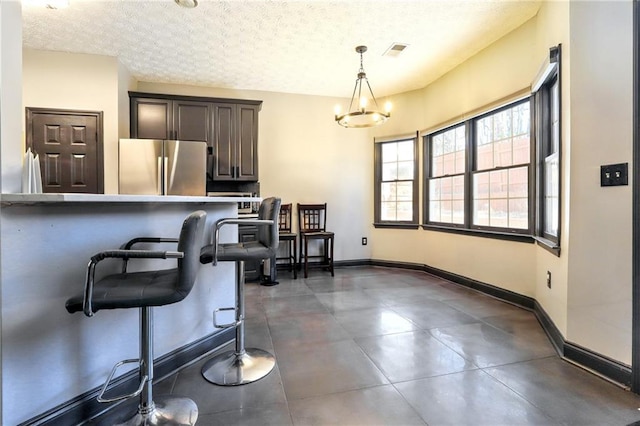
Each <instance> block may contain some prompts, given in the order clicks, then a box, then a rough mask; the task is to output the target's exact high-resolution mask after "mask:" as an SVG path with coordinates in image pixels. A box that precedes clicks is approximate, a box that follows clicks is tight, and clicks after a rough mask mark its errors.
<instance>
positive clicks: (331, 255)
mask: <svg viewBox="0 0 640 426" xmlns="http://www.w3.org/2000/svg"><path fill="white" fill-rule="evenodd" d="M329 245H330V246H331V247H330V249H329V270H330V271H331V276H332V277H333V276H334V275H333V237H330V238H329Z"/></svg>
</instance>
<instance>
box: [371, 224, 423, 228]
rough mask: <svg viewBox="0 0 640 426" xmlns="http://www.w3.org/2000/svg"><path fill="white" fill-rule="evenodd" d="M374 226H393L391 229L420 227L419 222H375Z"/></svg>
mask: <svg viewBox="0 0 640 426" xmlns="http://www.w3.org/2000/svg"><path fill="white" fill-rule="evenodd" d="M373 227H374V228H391V229H418V228H419V225H418V224H417V223H374V224H373Z"/></svg>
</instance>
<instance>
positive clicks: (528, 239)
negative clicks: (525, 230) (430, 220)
mask: <svg viewBox="0 0 640 426" xmlns="http://www.w3.org/2000/svg"><path fill="white" fill-rule="evenodd" d="M421 226H422V229H424V230H427V231H436V232H448V233H451V234H461V235H471V236H474V237H482V238H493V239H497V240H506V241H515V242H518V243H529V244H533V242H534V237H533V236H531V235H528V234H510V233H507V232H492V231H480V230H478V229H468V228H453V227H452V228H449V227H446V226H437V225H427V224H423V225H421Z"/></svg>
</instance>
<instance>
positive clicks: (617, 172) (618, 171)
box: [600, 163, 629, 186]
mask: <svg viewBox="0 0 640 426" xmlns="http://www.w3.org/2000/svg"><path fill="white" fill-rule="evenodd" d="M619 185H629V163H620V164H608V165H605V166H600V186H619Z"/></svg>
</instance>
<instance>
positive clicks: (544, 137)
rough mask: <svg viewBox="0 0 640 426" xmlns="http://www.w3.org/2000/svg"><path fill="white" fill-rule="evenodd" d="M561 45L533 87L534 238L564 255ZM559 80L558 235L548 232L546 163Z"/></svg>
mask: <svg viewBox="0 0 640 426" xmlns="http://www.w3.org/2000/svg"><path fill="white" fill-rule="evenodd" d="M560 58H561V45H560V44H558V45H557V46H553V47H551V48H550V49H549V56H548V57H547V59H546V60H545V62H544V63H543V66H542V67H541V70H540V72H539V73H538V76H537V77H536V79H535V80H534V82H533V84H532V86H531V92H532V98H533V99H534V112H535V117H534V124H535V129H536V130H535V138H536V175H537V176H536V199H535V202H536V206H535V209H536V221H535V230H534V238H535V239H536V242H537V243H538V245H540V246H541V247H543V248H545V249H546V250H548V251H550V252H551V253H553V254H555V255H556V256H560V241H561V234H562V233H561V231H562V157H563V156H562V79H561V60H560ZM554 83H557V85H556V88H555V90H556V91H557V99H558V102H557V108H558V110H557V114H558V127H557V138H558V140H557V143H558V147H557V148H558V150H557V158H558V159H557V161H558V170H557V172H558V182H557V188H555V190H556V191H557V193H558V204H557V205H558V208H557V211H556V212H555V215H557V216H556V217H555V220H556V221H557V231H556V235H553V234H551V233H548V232H546V231H545V228H546V223H545V220H546V216H547V210H546V203H545V197H546V188H547V180H546V163H545V160H546V159H547V158H548V157H549V156H551V155H553V154H554V153H555V152H554V151H553V150H552V149H551V143H552V131H553V125H552V123H551V113H552V111H551V108H552V104H553V95H554V94H553V93H552V91H553V86H554Z"/></svg>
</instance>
